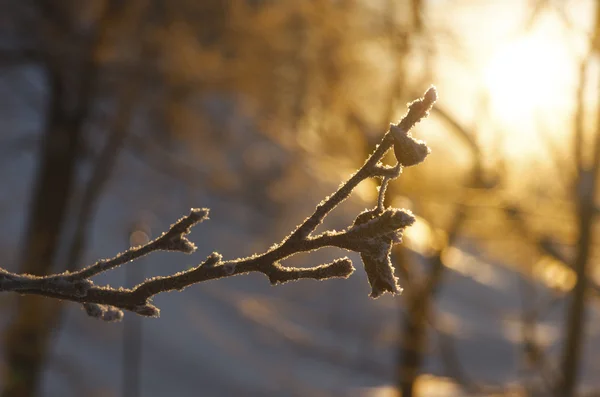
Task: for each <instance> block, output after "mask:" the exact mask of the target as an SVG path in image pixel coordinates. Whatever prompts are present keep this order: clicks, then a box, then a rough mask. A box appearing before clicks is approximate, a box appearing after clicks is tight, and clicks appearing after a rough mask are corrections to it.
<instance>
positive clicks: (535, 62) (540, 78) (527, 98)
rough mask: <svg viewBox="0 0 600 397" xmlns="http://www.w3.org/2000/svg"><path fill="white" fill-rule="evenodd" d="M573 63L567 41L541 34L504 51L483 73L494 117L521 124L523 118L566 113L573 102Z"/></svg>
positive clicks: (522, 40)
mask: <svg viewBox="0 0 600 397" xmlns="http://www.w3.org/2000/svg"><path fill="white" fill-rule="evenodd" d="M573 60H574V57H573V54H572V53H570V52H569V50H568V48H567V46H566V44H565V43H564V41H561V40H560V39H556V38H555V37H553V36H549V35H544V34H541V33H540V34H537V35H530V36H526V37H523V38H521V39H518V40H516V41H513V42H511V43H509V44H507V45H505V46H503V47H501V48H500V49H499V50H498V51H497V52H496V53H495V54H494V55H493V56H492V57H491V59H490V61H489V62H488V64H487V66H486V67H485V71H484V80H485V87H486V89H487V91H488V94H489V97H490V101H491V105H492V110H493V112H494V114H495V115H496V116H497V117H499V118H500V119H501V120H503V121H506V122H509V123H512V122H519V123H522V122H523V119H524V118H529V119H532V118H534V117H537V116H538V115H540V114H548V113H550V112H555V111H556V110H564V109H565V106H567V107H568V106H569V103H571V102H570V101H572V94H571V92H572V91H571V90H572V87H573V85H574V81H573V76H575V75H576V73H575V70H574V63H573Z"/></svg>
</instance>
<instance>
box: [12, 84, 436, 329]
mask: <svg viewBox="0 0 600 397" xmlns="http://www.w3.org/2000/svg"><path fill="white" fill-rule="evenodd" d="M436 97H437V94H436V91H435V89H434V88H433V87H431V88H430V89H429V90H428V91H427V92H426V93H425V96H424V97H423V98H421V99H418V100H416V101H414V102H412V103H410V104H409V110H408V112H407V114H406V115H405V116H404V117H403V119H402V120H401V121H400V122H399V123H398V124H396V125H391V126H390V130H389V131H388V132H387V133H386V134H385V135H384V136H383V138H382V140H381V142H380V144H379V145H378V146H377V148H376V149H375V151H374V152H373V153H372V154H371V155H370V156H369V157H368V159H367V160H366V161H365V163H364V164H363V166H362V167H361V168H360V169H359V170H358V171H357V172H356V173H355V174H354V175H352V176H351V177H350V179H348V180H347V181H346V182H345V183H343V184H342V185H341V186H340V187H339V188H338V189H337V191H336V192H334V193H333V194H332V195H331V196H329V197H327V198H326V199H325V200H323V201H322V202H321V203H320V204H318V205H317V207H316V209H315V211H314V213H313V214H312V215H311V216H309V217H308V218H306V220H304V222H302V223H301V224H300V225H299V226H298V227H297V228H296V229H295V230H294V231H293V232H292V233H291V234H290V235H289V236H287V237H286V238H284V239H283V241H282V242H281V243H279V244H277V245H275V246H273V247H272V248H271V249H270V250H268V251H267V252H264V253H262V254H259V255H253V256H250V257H247V258H238V259H233V260H227V261H224V260H223V258H222V256H221V254H218V253H212V254H211V255H210V256H208V258H206V259H205V260H204V261H203V262H202V263H200V264H199V265H197V266H195V267H193V268H191V269H189V270H186V271H183V272H180V273H176V274H173V275H170V276H164V277H154V278H149V279H146V280H145V281H143V282H142V283H141V284H139V285H137V286H135V287H134V288H132V289H125V288H112V287H110V286H96V285H94V283H93V281H91V278H92V277H94V276H96V275H98V274H100V273H102V272H106V271H110V270H112V269H115V268H117V267H119V266H122V265H124V264H126V263H129V262H132V261H135V260H137V259H139V258H141V257H143V256H145V255H148V254H150V253H152V252H154V251H179V252H184V253H187V254H190V253H192V252H194V251H195V250H196V247H195V246H194V244H193V243H192V242H190V241H189V240H188V239H187V238H186V235H187V234H189V233H190V231H191V228H192V227H193V226H195V225H196V224H198V223H200V222H202V221H204V220H206V219H208V213H209V210H208V209H206V208H201V209H192V210H191V211H190V213H189V214H188V215H186V216H184V217H183V218H181V219H179V220H178V221H177V222H175V223H174V224H173V225H171V227H170V228H169V230H167V231H166V232H165V233H163V234H162V235H161V236H159V237H158V238H156V239H154V240H152V241H150V242H148V243H147V244H144V245H141V246H137V247H132V248H130V249H128V250H127V251H125V252H122V253H120V254H118V255H117V256H115V257H114V258H111V259H102V260H99V261H97V262H96V263H94V264H93V265H91V266H89V267H87V268H85V269H82V270H80V271H77V272H73V273H69V272H65V273H61V274H56V275H50V276H44V277H37V276H31V275H27V274H21V275H19V274H14V273H10V272H7V271H5V270H2V269H0V292H8V291H14V292H18V293H21V294H35V295H42V296H46V297H49V298H57V299H62V300H67V301H72V302H78V303H81V304H83V308H84V309H85V311H86V313H87V314H89V315H90V316H92V317H96V318H99V319H102V320H105V321H118V320H120V319H121V318H122V317H123V312H122V311H123V310H127V311H131V312H134V313H137V314H139V315H142V316H148V317H157V316H158V315H159V313H160V311H159V309H158V308H157V307H156V306H154V305H153V304H152V302H151V301H152V298H153V297H154V296H155V295H157V294H159V293H162V292H169V291H173V290H178V291H181V290H183V289H185V288H186V287H188V286H190V285H194V284H197V283H201V282H205V281H209V280H215V279H219V278H226V277H231V276H235V275H240V274H247V273H251V272H257V273H262V274H264V275H265V276H266V277H267V278H268V279H269V281H270V282H271V284H273V285H275V284H283V283H286V282H289V281H297V280H301V279H314V280H327V279H330V278H346V277H348V276H350V275H351V274H352V273H353V272H354V270H355V269H354V267H353V266H352V262H351V261H350V259H348V258H346V257H344V258H340V259H337V260H334V261H333V262H331V263H328V264H323V265H318V266H314V267H308V268H295V267H285V266H283V265H282V264H281V261H283V260H285V259H287V258H289V257H291V256H293V255H295V254H298V253H302V252H311V251H314V250H317V249H320V248H323V247H338V248H342V249H345V250H351V251H355V252H358V253H359V254H360V255H361V258H362V260H363V263H364V266H365V271H366V272H367V276H368V280H369V283H370V284H371V288H372V292H371V296H372V297H374V298H375V297H378V296H379V295H381V294H382V293H384V292H390V293H399V292H400V291H401V290H402V289H401V288H400V287H399V286H398V284H397V278H396V277H395V276H394V268H393V266H392V264H391V261H390V250H391V246H392V245H393V244H395V243H399V242H400V241H401V239H402V231H403V230H404V228H406V227H408V226H410V225H411V224H412V223H413V222H414V217H413V216H412V214H411V213H410V212H409V211H405V210H401V209H396V208H388V209H385V208H384V207H383V199H384V195H385V190H386V189H385V188H386V186H387V184H388V183H389V181H391V180H392V179H394V178H397V177H398V176H399V175H400V174H401V172H402V167H403V166H411V165H415V164H418V163H420V162H421V161H423V160H424V159H425V157H426V156H427V155H428V154H429V148H428V147H427V146H426V145H425V143H424V142H422V141H418V140H416V139H414V138H412V136H411V135H410V130H411V128H412V127H413V126H414V125H415V124H416V123H417V122H419V121H420V120H421V119H423V118H424V117H426V116H427V114H428V112H429V110H430V109H431V107H432V105H433V103H434V102H435V100H436ZM392 147H394V153H395V155H396V159H397V160H398V164H397V165H396V166H393V167H390V166H385V165H383V164H381V163H380V162H381V160H382V159H383V156H384V155H385V154H386V153H387V151H388V150H390V149H391V148H392ZM373 177H376V178H383V183H382V186H381V187H380V190H379V198H378V203H377V206H376V207H375V208H374V209H372V210H366V211H364V212H362V213H361V214H359V215H358V216H357V218H356V219H355V221H354V223H353V224H352V225H350V226H349V227H348V228H346V229H345V230H343V231H339V232H336V231H326V232H324V233H322V234H320V235H317V236H311V233H312V232H314V230H315V229H316V228H317V227H318V226H319V225H320V224H321V223H322V222H323V220H324V219H325V217H326V216H327V215H328V214H329V213H330V212H331V211H332V210H333V209H334V208H335V207H337V206H338V205H339V204H340V203H342V202H343V201H344V200H345V199H347V198H348V197H349V196H350V194H351V193H352V191H353V190H354V188H355V187H356V186H357V185H358V184H359V183H360V182H361V181H363V180H364V179H367V178H373Z"/></svg>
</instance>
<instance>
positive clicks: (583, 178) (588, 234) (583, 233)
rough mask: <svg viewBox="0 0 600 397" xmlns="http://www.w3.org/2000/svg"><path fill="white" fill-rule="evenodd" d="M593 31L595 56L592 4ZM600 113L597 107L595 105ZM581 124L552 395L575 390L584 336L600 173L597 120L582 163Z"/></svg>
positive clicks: (598, 33)
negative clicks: (570, 258) (571, 282)
mask: <svg viewBox="0 0 600 397" xmlns="http://www.w3.org/2000/svg"><path fill="white" fill-rule="evenodd" d="M595 7H596V10H595V22H594V23H595V32H594V34H593V36H592V39H591V46H590V56H592V55H593V56H594V57H595V58H597V57H598V54H599V50H600V48H599V45H600V5H598V4H596V5H595ZM581 73H582V75H581V76H580V87H579V89H580V91H581V92H580V93H579V94H580V95H583V90H585V87H586V81H587V80H586V75H585V73H586V68H585V67H582V70H581ZM578 107H579V108H578V109H577V112H578V115H577V119H576V122H578V119H579V118H581V119H583V115H584V113H585V111H584V110H585V109H584V102H583V101H578ZM598 113H600V108H598ZM598 113H597V115H596V117H598ZM579 123H580V124H581V125H577V124H576V127H575V139H576V140H575V145H574V147H575V160H576V161H577V170H578V177H577V180H576V183H575V186H574V190H575V191H574V193H575V194H574V196H575V197H574V201H575V202H576V203H577V211H578V214H577V216H578V229H579V239H578V243H577V248H576V255H575V260H574V263H573V269H574V270H575V273H576V275H577V282H576V283H575V287H574V288H573V292H572V299H571V304H570V306H569V310H568V312H567V316H566V317H567V322H566V323H565V335H566V340H565V344H564V348H563V357H562V363H561V367H562V368H561V370H562V371H561V372H562V373H563V378H562V379H561V381H560V382H559V385H558V387H557V388H556V395H557V396H561V397H570V396H573V395H575V394H576V391H577V380H578V377H579V370H580V368H581V360H582V354H581V352H582V346H583V342H584V339H585V334H584V331H585V320H586V318H585V304H586V290H587V286H588V271H589V258H590V255H591V251H592V246H593V241H594V224H595V217H596V212H597V209H596V203H595V199H596V194H597V190H598V177H599V175H598V174H599V173H600V122H599V121H596V131H595V136H594V140H595V141H594V147H593V150H594V152H593V157H592V162H591V164H589V165H586V164H584V162H583V158H582V149H583V147H584V138H583V132H582V125H583V124H582V122H581V121H579Z"/></svg>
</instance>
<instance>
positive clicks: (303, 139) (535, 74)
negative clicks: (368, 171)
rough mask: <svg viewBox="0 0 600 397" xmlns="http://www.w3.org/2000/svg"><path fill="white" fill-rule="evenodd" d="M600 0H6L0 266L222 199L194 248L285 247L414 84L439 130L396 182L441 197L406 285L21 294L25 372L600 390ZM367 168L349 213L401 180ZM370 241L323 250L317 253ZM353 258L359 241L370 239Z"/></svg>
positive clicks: (432, 392)
mask: <svg viewBox="0 0 600 397" xmlns="http://www.w3.org/2000/svg"><path fill="white" fill-rule="evenodd" d="M599 76H600V3H599V2H597V1H593V0H564V1H552V0H528V1H527V0H523V1H517V0H514V1H513V0H320V1H308V0H307V1H300V0H295V1H291V0H290V1H274V0H229V1H225V0H203V1H193V0H169V1H166V0H163V1H160V0H130V1H116V0H90V1H80V0H61V1H52V0H0V181H1V182H0V183H1V186H2V188H1V189H0V219H1V221H2V227H0V252H2V255H1V262H0V263H1V266H2V267H4V268H6V269H8V270H11V271H17V272H28V273H34V274H47V273H51V272H60V271H64V270H67V269H76V268H80V267H81V266H84V265H86V264H90V263H92V262H94V261H95V260H96V259H98V258H104V257H111V256H113V255H114V254H115V253H116V252H119V251H121V250H123V249H125V248H127V247H129V246H130V244H139V243H141V242H143V241H145V240H147V239H148V238H152V237H153V236H157V235H158V234H160V233H161V232H162V231H164V230H166V229H167V228H168V226H169V225H170V224H171V223H172V222H173V221H175V220H176V219H178V218H179V217H180V216H181V215H183V214H185V213H187V211H188V210H189V208H191V207H209V208H211V220H210V221H208V222H205V223H203V224H201V225H199V226H197V227H196V228H195V229H194V231H193V233H192V234H191V239H192V240H193V241H194V242H195V243H196V244H197V245H198V247H199V250H198V252H197V253H196V254H194V255H193V256H185V255H181V254H178V253H169V254H161V253H156V254H153V255H152V256H150V257H148V258H144V259H142V260H140V261H138V262H136V263H132V264H129V265H126V266H123V267H122V268H120V269H118V270H116V271H113V272H111V273H109V274H106V275H105V276H101V277H98V278H97V279H96V281H97V282H98V283H106V284H110V285H113V286H125V287H131V286H133V285H135V284H137V283H139V282H140V281H141V280H143V279H144V278H145V277H150V276H154V275H167V274H172V273H174V272H177V271H180V270H184V269H187V268H189V267H190V266H192V265H194V264H197V263H199V262H200V261H201V260H202V259H203V258H205V256H206V255H208V254H209V253H210V252H212V251H218V252H220V253H222V254H223V255H224V257H225V258H235V257H237V256H240V255H250V254H252V253H254V252H260V251H264V250H265V249H268V247H270V246H271V245H272V244H273V243H275V242H278V241H279V240H280V239H281V238H282V237H283V236H285V235H286V234H287V233H288V232H289V231H290V230H292V229H293V227H294V226H295V225H296V224H298V223H299V222H300V221H302V220H303V219H304V218H305V217H306V216H307V215H309V214H310V213H311V212H312V210H313V208H314V206H315V205H316V204H317V203H318V202H319V201H320V200H321V199H322V198H324V197H325V196H326V195H328V194H330V193H331V192H332V191H333V190H334V189H335V188H336V187H337V186H338V184H339V183H340V182H342V181H343V180H345V179H346V178H347V177H348V176H349V175H350V174H351V173H352V172H353V171H354V170H355V169H357V167H359V166H360V165H361V164H362V162H363V161H364V159H365V158H366V156H367V155H368V153H370V151H371V150H373V147H374V145H375V144H376V143H377V142H378V141H379V139H380V138H381V137H382V135H383V133H384V132H385V131H386V129H387V126H388V125H389V123H390V122H394V121H397V120H398V119H399V118H400V117H401V116H402V114H403V113H404V112H405V110H406V108H405V104H406V102H408V101H410V100H412V99H414V98H416V97H418V96H420V95H421V94H422V93H423V92H424V91H425V89H426V88H427V87H428V86H429V85H430V84H435V85H436V86H437V88H438V92H439V95H440V99H439V101H438V103H437V105H436V107H435V109H434V110H433V111H432V113H431V116H430V117H429V119H427V120H426V121H424V122H422V123H420V124H419V125H418V126H417V128H416V129H415V131H414V132H413V133H414V135H415V136H417V137H418V138H420V139H424V140H426V141H427V142H428V144H429V145H430V146H431V148H432V154H431V155H430V156H429V157H428V158H427V160H426V161H425V163H423V164H421V165H419V166H417V167H413V168H410V169H406V170H405V171H404V173H403V174H402V176H401V177H400V178H399V179H398V180H396V181H394V182H393V183H392V184H391V185H390V187H389V188H388V197H387V199H388V202H387V205H393V206H398V207H404V208H409V209H411V210H412V211H413V212H414V213H415V214H416V215H417V216H418V221H417V223H416V224H415V225H414V226H413V227H411V228H410V229H409V230H408V231H407V233H406V236H405V241H404V243H403V244H402V245H399V246H396V248H395V250H394V253H393V254H394V258H393V259H394V263H395V265H396V268H397V271H398V276H399V277H400V279H401V282H402V285H403V286H404V288H405V290H404V294H403V295H402V296H400V297H390V296H384V297H381V298H380V299H378V300H371V299H369V298H368V291H369V288H368V284H367V282H366V277H365V274H364V273H363V271H362V269H359V270H358V271H357V272H356V273H355V274H354V275H352V276H351V277H350V278H349V279H348V280H330V281H326V282H312V281H301V282H297V283H293V284H286V285H283V286H278V287H271V286H269V283H268V281H267V280H266V279H265V278H264V276H261V275H254V274H253V275H247V276H241V277H235V278H231V279H226V280H219V281H215V282H209V283H204V284H199V285H196V286H194V287H191V288H188V289H186V290H185V291H184V292H180V293H170V294H163V295H160V296H157V297H156V298H155V303H156V305H157V306H159V307H160V308H161V309H162V314H161V317H160V318H159V319H141V318H136V317H134V316H132V315H127V316H126V318H125V320H124V322H123V323H121V324H111V323H102V322H99V321H96V320H94V319H92V318H89V317H87V316H86V315H85V313H84V312H83V311H82V310H81V309H80V307H79V306H78V305H75V304H73V303H63V304H61V303H60V302H54V301H51V300H49V299H42V298H35V297H20V296H17V295H16V294H4V295H0V305H1V307H2V310H1V315H0V326H1V332H2V333H1V335H2V338H1V339H0V353H1V357H2V367H1V369H2V377H1V378H0V386H1V389H2V395H3V396H7V397H8V396H10V397H12V396H98V397H100V396H133V397H135V396H373V397H375V396H377V397H383V396H398V395H402V396H404V397H406V396H440V397H442V396H444V397H445V396H560V397H563V396H564V397H569V396H574V395H578V396H597V395H600V377H599V376H598V374H599V373H600V363H599V361H598V360H597V357H598V356H599V355H600V326H599V324H600V312H599V310H598V302H599V301H598V298H599V296H600V295H599V292H600V285H599V284H600V267H598V266H597V259H598V250H597V241H598V238H599V237H598V235H597V234H596V232H597V227H596V225H597V222H596V220H597V217H598V212H599V209H598V207H597V204H596V202H597V196H598V187H597V184H598V172H599V168H600V122H599V121H598V118H599V117H598V116H599V114H598V106H599V105H600V101H599V100H598V99H599V93H600V92H599V84H600V79H599ZM377 183H378V182H377V181H368V183H367V182H365V183H363V184H361V185H359V187H358V188H357V189H356V190H355V193H354V195H353V196H352V199H351V200H350V201H349V202H347V203H344V204H343V205H342V206H340V207H339V208H338V209H337V210H336V211H335V212H334V213H333V214H332V215H331V216H330V218H329V219H328V222H327V224H326V227H329V228H338V229H340V228H343V227H345V226H347V225H348V224H349V223H351V222H352V220H353V219H354V217H355V216H356V215H357V214H358V213H359V212H360V211H361V210H362V209H364V208H366V207H372V206H373V205H374V204H375V201H376V195H377V190H376V187H377ZM340 255H346V253H343V252H342V253H340V252H339V251H337V250H333V249H332V250H331V251H328V250H324V251H323V252H318V253H313V254H310V255H302V256H299V257H298V258H294V260H293V261H290V262H289V264H293V265H297V266H302V265H314V264H317V263H321V262H322V261H323V260H326V259H331V258H335V257H339V256H340ZM351 257H352V258H353V259H354V262H355V263H357V264H358V263H359V260H358V258H356V257H355V256H351Z"/></svg>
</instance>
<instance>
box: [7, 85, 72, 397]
mask: <svg viewBox="0 0 600 397" xmlns="http://www.w3.org/2000/svg"><path fill="white" fill-rule="evenodd" d="M51 80H53V81H52V82H51V84H50V86H51V94H50V99H49V100H50V106H49V114H48V119H47V120H48V122H47V127H46V131H45V133H44V138H43V141H42V147H41V154H40V157H41V161H40V163H39V165H38V175H37V180H36V183H35V187H34V190H33V194H32V202H31V210H30V215H29V221H28V226H27V235H26V237H25V241H24V243H23V247H24V252H23V257H22V260H21V265H20V269H19V271H20V272H23V273H31V274H35V275H44V274H47V273H49V272H50V271H51V270H52V268H53V266H54V258H55V256H56V250H57V248H58V242H59V238H60V236H61V233H62V230H63V226H64V224H65V215H66V213H67V203H68V200H69V196H70V194H71V191H72V188H73V179H74V176H75V170H76V162H77V152H78V148H79V145H80V140H81V123H82V121H83V120H82V119H83V118H82V117H81V116H79V117H72V116H70V115H69V114H67V113H66V112H65V109H63V108H61V104H62V98H61V97H62V91H63V90H64V87H63V84H64V82H63V81H61V79H60V77H57V76H52V77H51ZM56 303H57V302H56V301H54V300H51V299H44V298H41V297H35V296H21V297H20V299H19V301H18V307H17V314H16V317H15V318H14V320H13V322H12V324H11V325H10V326H9V328H8V330H7V333H6V335H5V337H4V350H5V352H6V365H7V371H6V374H5V379H4V385H5V386H4V391H3V394H2V395H3V396H31V395H33V394H34V392H35V390H36V388H37V384H38V382H39V375H40V367H41V365H42V361H43V358H44V356H45V352H46V350H47V345H46V344H47V341H48V336H49V333H48V332H44V331H43V329H44V327H45V326H46V325H47V324H49V319H48V318H46V315H45V314H46V313H50V312H53V310H51V308H50V306H51V305H55V304H56Z"/></svg>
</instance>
